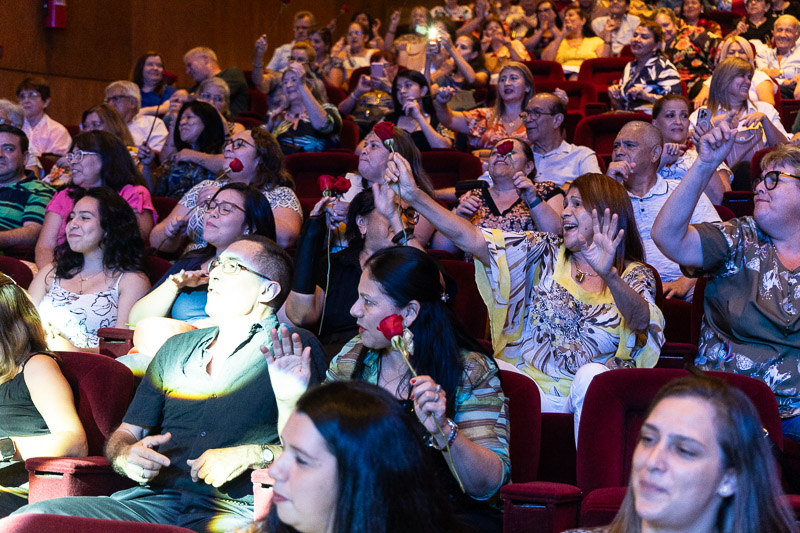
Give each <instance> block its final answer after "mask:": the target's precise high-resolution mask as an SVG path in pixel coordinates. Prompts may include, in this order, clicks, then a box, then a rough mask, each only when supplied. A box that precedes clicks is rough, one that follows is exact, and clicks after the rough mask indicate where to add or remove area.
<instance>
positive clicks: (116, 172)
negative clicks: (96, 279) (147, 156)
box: [36, 131, 157, 269]
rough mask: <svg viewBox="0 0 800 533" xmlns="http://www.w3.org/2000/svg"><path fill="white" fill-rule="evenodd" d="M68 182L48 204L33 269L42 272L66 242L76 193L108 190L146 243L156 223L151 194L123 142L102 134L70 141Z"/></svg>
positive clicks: (91, 133) (95, 132)
mask: <svg viewBox="0 0 800 533" xmlns="http://www.w3.org/2000/svg"><path fill="white" fill-rule="evenodd" d="M67 160H68V161H69V165H70V171H71V176H72V179H71V182H70V185H69V187H68V188H67V189H64V190H62V191H59V192H57V193H56V194H55V196H53V199H52V200H50V203H49V204H47V209H46V210H45V215H44V224H42V231H41V233H39V240H38V241H36V265H37V266H38V267H39V268H40V269H41V268H45V267H46V266H47V265H49V264H50V263H51V262H52V260H53V250H54V249H55V248H56V246H58V245H60V244H63V243H64V242H65V240H66V234H67V231H66V226H67V218H68V216H69V214H70V212H71V211H72V208H73V206H74V205H75V200H74V196H73V194H74V193H75V191H79V190H84V189H91V188H93V187H100V186H103V185H105V186H107V187H109V188H111V189H112V190H113V191H115V192H116V193H117V194H118V195H119V196H120V197H122V198H123V199H124V200H125V201H126V202H127V203H128V205H130V206H131V208H132V209H133V210H134V211H135V215H136V224H137V226H138V233H139V234H140V235H142V236H143V237H144V238H145V239H146V238H147V237H148V236H149V235H150V231H151V230H152V229H153V226H154V225H155V222H156V218H157V215H156V210H155V208H154V207H153V202H152V200H151V198H150V191H148V190H147V188H146V187H145V186H144V180H143V179H142V175H141V174H140V173H139V171H138V169H137V168H136V166H135V165H134V162H133V159H131V156H130V153H128V150H127V148H125V145H123V144H122V142H121V141H120V140H119V139H118V138H116V137H115V136H113V135H112V134H110V133H106V132H105V131H92V132H88V133H82V134H80V135H78V136H77V137H75V138H74V139H73V140H72V147H71V148H70V153H69V154H67Z"/></svg>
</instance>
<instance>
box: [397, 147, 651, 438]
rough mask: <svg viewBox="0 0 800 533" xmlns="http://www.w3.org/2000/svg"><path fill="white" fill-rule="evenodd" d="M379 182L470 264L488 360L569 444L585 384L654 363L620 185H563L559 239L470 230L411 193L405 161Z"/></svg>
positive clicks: (638, 252) (646, 281) (636, 243)
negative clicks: (511, 371) (485, 314)
mask: <svg viewBox="0 0 800 533" xmlns="http://www.w3.org/2000/svg"><path fill="white" fill-rule="evenodd" d="M386 179H387V182H388V183H390V184H391V185H392V188H393V189H395V190H399V191H400V195H401V196H402V198H403V199H404V200H405V201H407V202H408V204H409V205H410V206H411V207H413V208H415V209H416V210H417V211H418V212H419V213H420V215H421V216H424V217H427V218H428V219H429V220H431V221H433V222H434V226H436V229H437V230H438V231H439V232H441V233H442V234H443V235H444V236H445V237H447V238H449V239H450V240H451V241H452V242H453V243H454V244H455V245H456V246H458V247H459V248H460V249H462V250H464V251H466V252H468V253H471V254H472V255H473V256H474V258H475V260H476V262H477V261H479V262H480V265H477V264H476V276H477V278H478V281H479V287H480V288H481V293H482V295H483V297H484V300H485V302H486V306H487V307H488V308H489V311H490V312H489V320H490V326H491V331H492V344H493V346H494V353H495V357H496V358H497V359H500V360H501V361H505V362H507V363H509V364H511V365H513V366H515V367H516V368H517V369H518V370H519V371H521V372H523V373H525V374H527V375H528V376H529V377H531V378H532V379H533V380H534V381H535V382H536V384H537V385H538V386H539V394H540V396H541V399H542V411H543V412H573V413H575V435H576V436H577V434H578V426H579V423H580V410H581V408H582V406H583V397H584V395H585V393H586V389H587V388H588V386H589V382H590V381H591V378H592V377H594V376H595V375H596V374H597V373H599V372H603V371H605V370H607V369H614V368H618V367H629V366H635V367H638V368H643V367H652V366H654V365H655V364H656V361H657V360H658V355H659V351H660V349H661V345H662V344H663V343H664V333H663V330H664V317H663V316H662V315H661V311H660V310H659V309H658V307H657V306H656V305H655V291H656V285H655V279H654V277H653V273H652V271H651V269H650V268H649V267H648V266H646V265H644V264H642V262H643V257H642V256H643V255H644V249H643V246H642V241H641V239H640V238H639V232H638V230H637V228H636V222H635V219H634V216H633V208H632V206H631V202H630V197H629V196H628V193H627V191H626V190H625V188H624V187H622V185H620V184H619V183H617V182H616V181H614V180H613V179H611V178H609V177H608V176H603V175H602V174H584V175H583V176H580V177H579V178H577V179H576V180H575V181H573V182H572V185H571V186H570V188H569V192H567V196H566V199H565V201H564V210H563V211H562V213H561V220H562V232H563V237H562V236H560V235H556V234H553V233H540V232H526V233H517V232H504V231H501V230H494V229H482V228H478V227H476V226H473V225H472V224H471V223H470V222H469V221H467V220H465V219H463V218H461V217H459V216H458V215H456V214H454V213H451V212H450V211H448V210H447V209H445V208H444V207H442V206H440V205H439V204H438V203H436V202H434V201H432V200H429V199H428V198H427V197H426V195H424V194H421V193H420V191H419V190H418V189H417V188H416V187H415V186H414V184H413V183H412V182H411V180H409V179H408V163H407V162H406V161H403V160H402V159H401V158H400V157H398V156H396V155H395V156H393V158H392V163H391V165H390V167H389V169H387V173H386ZM541 203H542V200H541V198H540V197H536V198H534V199H533V201H532V202H531V203H530V204H529V205H528V208H529V209H530V210H534V209H544V208H546V206H542V205H540V204H541ZM618 227H619V228H620V229H619V231H618V230H617V228H618Z"/></svg>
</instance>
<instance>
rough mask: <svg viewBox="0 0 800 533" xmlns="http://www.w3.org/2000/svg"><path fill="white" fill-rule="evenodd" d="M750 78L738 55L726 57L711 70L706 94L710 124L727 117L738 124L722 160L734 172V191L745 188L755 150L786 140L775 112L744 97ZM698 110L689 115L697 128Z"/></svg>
mask: <svg viewBox="0 0 800 533" xmlns="http://www.w3.org/2000/svg"><path fill="white" fill-rule="evenodd" d="M752 77H753V67H752V65H750V63H748V62H747V61H745V60H744V59H739V58H730V59H726V60H725V61H723V62H722V63H721V64H720V65H719V66H718V67H717V68H716V69H715V70H714V77H713V78H712V79H711V90H710V91H709V96H708V111H709V112H710V115H711V123H712V124H715V123H718V122H719V121H723V120H727V119H728V118H729V117H731V116H733V117H735V118H736V123H737V124H738V126H737V128H738V133H737V142H736V145H735V147H734V150H732V151H731V152H730V153H729V154H728V157H727V159H726V160H725V162H726V163H727V165H728V166H729V167H730V168H731V169H732V170H733V172H734V179H733V189H734V190H737V191H742V190H747V189H748V187H749V183H750V179H751V177H750V160H751V159H752V158H753V154H754V153H755V152H757V151H758V150H760V149H762V148H767V147H770V146H777V145H780V144H784V143H786V142H788V140H789V134H788V133H786V130H785V129H784V127H783V124H782V123H781V117H780V115H779V114H778V111H777V110H776V109H775V108H774V107H772V106H771V105H770V104H768V103H766V102H753V101H752V100H750V99H749V98H748V95H749V92H750V87H751V85H752V83H751V80H752ZM699 112H700V110H695V112H694V113H692V115H691V116H690V117H689V121H690V122H691V123H692V126H693V127H697V117H698V114H699Z"/></svg>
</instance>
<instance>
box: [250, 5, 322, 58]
mask: <svg viewBox="0 0 800 533" xmlns="http://www.w3.org/2000/svg"><path fill="white" fill-rule="evenodd" d="M315 24H316V22H315V20H314V14H313V13H312V12H311V11H298V12H297V13H295V14H294V40H293V41H292V42H290V43H286V44H282V45H280V46H279V47H277V48H276V49H275V51H274V52H272V59H270V60H269V63H268V64H267V70H271V71H273V72H278V71H281V70H283V69H285V68H286V67H288V66H289V56H290V55H291V52H292V47H293V46H294V45H295V44H297V43H300V42H303V41H308V32H309V31H310V30H311V27H312V26H314V25H315ZM261 38H262V39H263V46H262V45H260V44H259V42H261V39H259V42H257V43H256V61H255V62H254V63H253V71H254V72H255V71H256V69H259V68H262V67H263V62H262V61H263V58H264V54H265V53H266V51H267V36H266V35H262V36H261Z"/></svg>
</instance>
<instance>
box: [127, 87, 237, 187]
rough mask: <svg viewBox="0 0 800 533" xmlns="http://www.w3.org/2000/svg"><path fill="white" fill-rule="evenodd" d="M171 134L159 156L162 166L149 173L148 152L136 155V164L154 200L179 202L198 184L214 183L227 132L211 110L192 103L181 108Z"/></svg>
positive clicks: (151, 156) (152, 156)
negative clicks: (147, 183)
mask: <svg viewBox="0 0 800 533" xmlns="http://www.w3.org/2000/svg"><path fill="white" fill-rule="evenodd" d="M172 130H173V131H172V134H171V135H170V136H169V137H168V140H167V143H166V144H165V145H164V151H163V152H162V153H161V155H160V158H161V161H163V163H162V164H161V166H159V167H158V168H157V169H155V170H152V164H153V162H154V159H155V153H154V152H153V151H152V150H149V149H145V150H140V151H139V160H140V161H141V162H142V165H143V168H142V170H143V172H144V175H145V178H146V179H147V180H148V182H151V183H153V187H154V190H153V193H154V194H155V195H156V196H166V197H168V198H180V197H181V196H183V195H184V194H185V193H186V191H188V190H189V189H191V188H192V187H194V186H195V185H197V184H198V183H200V182H201V181H203V180H208V179H214V175H215V174H216V171H217V170H218V169H219V162H220V160H221V159H222V155H221V154H222V145H223V144H224V143H225V133H226V129H225V126H224V125H223V122H222V118H221V117H220V114H219V111H217V110H216V108H214V106H212V105H210V104H207V103H205V102H198V101H196V100H195V101H189V102H186V103H185V104H183V106H182V107H181V110H180V112H178V118H177V119H176V120H175V122H174V123H173V128H172ZM169 139H171V140H172V142H170V141H169Z"/></svg>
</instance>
